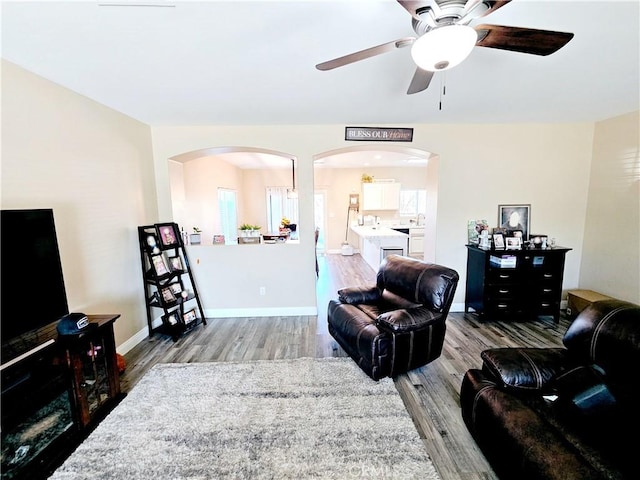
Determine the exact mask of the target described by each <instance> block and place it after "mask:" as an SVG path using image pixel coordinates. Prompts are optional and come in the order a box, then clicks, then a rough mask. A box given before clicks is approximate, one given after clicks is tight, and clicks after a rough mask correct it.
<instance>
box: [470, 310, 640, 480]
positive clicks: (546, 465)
mask: <svg viewBox="0 0 640 480" xmlns="http://www.w3.org/2000/svg"><path fill="white" fill-rule="evenodd" d="M562 341H563V344H564V347H565V348H562V347H555V348H493V349H488V350H485V351H483V352H482V354H481V357H482V369H470V370H468V371H467V372H466V374H465V376H464V378H463V380H462V385H461V390H460V405H461V408H462V417H463V419H464V422H465V423H466V425H467V427H468V429H469V431H470V432H471V434H472V436H473V437H474V439H475V441H476V443H477V444H478V445H479V446H480V448H481V449H482V451H483V452H484V454H485V457H486V458H487V460H489V463H490V464H491V466H492V467H493V469H494V471H495V472H496V473H497V474H498V476H499V477H500V478H501V479H514V480H516V479H517V480H534V479H535V480H537V479H545V480H561V479H562V480H596V479H597V480H600V479H610V480H611V479H631V478H638V468H637V456H638V447H639V446H640V445H639V443H638V431H639V429H640V409H639V408H638V405H639V404H640V403H639V401H640V306H638V305H636V304H633V303H629V302H625V301H622V300H603V301H599V302H595V303H593V304H591V305H590V306H589V307H587V308H586V309H585V310H583V311H582V312H581V313H580V314H579V315H578V317H577V318H576V319H575V320H574V321H573V322H572V323H571V325H570V326H569V328H568V329H567V331H566V333H565V335H564V337H563V340H562Z"/></svg>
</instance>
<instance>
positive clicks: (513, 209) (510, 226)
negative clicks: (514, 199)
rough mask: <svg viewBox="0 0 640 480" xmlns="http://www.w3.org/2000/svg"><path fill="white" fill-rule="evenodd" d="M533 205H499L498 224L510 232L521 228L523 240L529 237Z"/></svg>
mask: <svg viewBox="0 0 640 480" xmlns="http://www.w3.org/2000/svg"><path fill="white" fill-rule="evenodd" d="M530 223H531V205H498V225H500V228H504V229H506V230H507V231H508V232H513V231H515V230H520V231H521V232H522V241H525V240H528V239H529V225H530Z"/></svg>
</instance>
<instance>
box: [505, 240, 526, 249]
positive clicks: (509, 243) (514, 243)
mask: <svg viewBox="0 0 640 480" xmlns="http://www.w3.org/2000/svg"><path fill="white" fill-rule="evenodd" d="M505 241H506V249H507V250H520V249H522V238H520V237H507V238H506V239H505Z"/></svg>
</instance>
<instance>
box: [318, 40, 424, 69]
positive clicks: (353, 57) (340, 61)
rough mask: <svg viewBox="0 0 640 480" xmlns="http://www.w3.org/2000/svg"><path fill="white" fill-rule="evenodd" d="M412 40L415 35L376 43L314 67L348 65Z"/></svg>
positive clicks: (408, 43) (399, 46)
mask: <svg viewBox="0 0 640 480" xmlns="http://www.w3.org/2000/svg"><path fill="white" fill-rule="evenodd" d="M414 41H415V37H405V38H400V39H398V40H394V41H393V42H388V43H383V44H382V45H377V46H375V47H371V48H367V49H365V50H360V51H359V52H354V53H350V54H349V55H345V56H343V57H338V58H334V59H333V60H329V61H326V62H322V63H319V64H317V65H316V68H317V69H318V70H323V71H324V70H332V69H334V68H337V67H342V66H344V65H349V64H350V63H354V62H359V61H360V60H364V59H366V58H370V57H375V56H376V55H380V54H382V53H387V52H390V51H392V50H395V49H397V48H402V47H407V46H409V45H411V44H413V42H414Z"/></svg>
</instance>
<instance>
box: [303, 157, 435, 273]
mask: <svg viewBox="0 0 640 480" xmlns="http://www.w3.org/2000/svg"><path fill="white" fill-rule="evenodd" d="M438 164H439V156H438V155H437V154H434V153H432V152H429V151H426V150H421V149H416V148H409V147H405V146H397V145H391V146H388V145H357V146H352V147H344V148H339V149H336V150H330V151H326V152H322V153H319V154H317V155H315V156H314V188H315V191H316V192H322V191H324V192H325V197H324V199H323V200H322V203H321V204H315V208H316V209H320V208H322V209H323V211H321V212H318V211H316V212H315V214H314V215H315V217H317V218H316V221H317V222H318V221H324V224H325V228H323V229H322V235H323V239H322V240H323V242H322V246H323V251H324V252H325V253H326V254H328V255H330V254H334V253H340V250H341V245H342V243H343V242H345V241H346V239H345V229H346V232H347V236H348V237H350V239H352V238H353V235H352V233H351V232H350V231H349V226H350V224H352V223H353V222H355V221H356V220H358V219H359V218H358V216H359V215H361V216H363V215H370V216H376V217H378V216H379V217H383V216H388V217H389V222H392V221H396V220H397V222H398V223H406V224H409V221H410V218H408V217H406V216H402V215H401V214H400V212H389V211H385V212H376V211H363V210H359V211H358V212H353V211H349V209H348V205H349V198H350V195H351V194H361V190H362V187H361V185H362V177H363V176H370V177H373V181H374V182H375V181H385V180H391V181H394V180H395V181H398V182H399V183H401V188H402V189H405V188H406V189H410V190H411V189H419V190H421V191H426V192H427V213H426V214H425V215H424V217H425V218H424V219H420V220H421V221H422V223H423V224H424V260H426V261H430V262H435V238H436V221H437V219H436V215H437V202H438V184H439V182H438ZM414 220H417V219H414Z"/></svg>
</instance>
